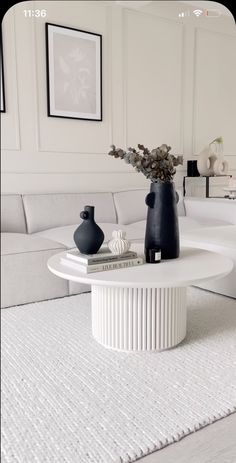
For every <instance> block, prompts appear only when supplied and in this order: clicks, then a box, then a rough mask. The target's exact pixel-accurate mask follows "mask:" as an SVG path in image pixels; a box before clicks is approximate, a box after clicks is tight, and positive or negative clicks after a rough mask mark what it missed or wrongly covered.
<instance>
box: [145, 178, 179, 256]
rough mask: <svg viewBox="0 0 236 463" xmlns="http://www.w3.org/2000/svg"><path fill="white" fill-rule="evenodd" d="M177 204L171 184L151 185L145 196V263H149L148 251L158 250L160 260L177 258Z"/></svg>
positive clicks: (176, 196)
mask: <svg viewBox="0 0 236 463" xmlns="http://www.w3.org/2000/svg"><path fill="white" fill-rule="evenodd" d="M177 202H178V195H177V194H176V192H175V187H174V184H173V183H151V187H150V193H148V195H147V196H146V204H147V206H148V213H147V223H146V234H145V257H146V262H150V260H149V259H150V257H149V252H148V250H149V249H160V250H161V258H162V259H176V258H177V257H179V222H178V214H177V205H176V204H177Z"/></svg>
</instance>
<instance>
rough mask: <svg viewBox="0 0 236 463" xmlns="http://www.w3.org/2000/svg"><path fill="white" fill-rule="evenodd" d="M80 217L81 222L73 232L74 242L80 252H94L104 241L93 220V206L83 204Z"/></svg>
mask: <svg viewBox="0 0 236 463" xmlns="http://www.w3.org/2000/svg"><path fill="white" fill-rule="evenodd" d="M80 217H81V219H83V222H82V223H81V224H80V225H79V227H78V228H77V229H76V230H75V232H74V242H75V244H76V246H77V248H78V249H79V251H80V252H82V254H96V253H97V252H98V250H99V248H100V247H101V245H102V243H103V241H104V233H103V231H102V230H101V228H100V227H99V226H98V225H97V224H96V222H95V220H94V206H85V207H84V210H83V211H82V212H81V213H80Z"/></svg>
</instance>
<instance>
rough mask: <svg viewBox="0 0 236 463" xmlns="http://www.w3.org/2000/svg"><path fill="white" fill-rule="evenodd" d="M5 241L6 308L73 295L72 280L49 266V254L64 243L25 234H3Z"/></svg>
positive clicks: (3, 282) (3, 298)
mask: <svg viewBox="0 0 236 463" xmlns="http://www.w3.org/2000/svg"><path fill="white" fill-rule="evenodd" d="M1 244H2V257H1V264H2V272H1V286H2V291H1V307H2V308H3V307H9V306H13V305H18V304H27V303H29V302H35V301H42V300H45V299H52V298H55V297H62V296H67V295H68V294H69V290H68V282H67V281H65V280H62V279H61V278H58V277H56V276H55V275H53V274H52V273H51V272H50V271H49V270H48V269H47V261H48V259H49V257H51V256H52V255H53V254H56V253H57V252H60V251H63V250H64V249H65V247H64V246H63V245H61V244H59V243H55V242H52V241H50V240H46V239H43V238H41V237H39V236H32V235H26V234H21V233H2V236H1Z"/></svg>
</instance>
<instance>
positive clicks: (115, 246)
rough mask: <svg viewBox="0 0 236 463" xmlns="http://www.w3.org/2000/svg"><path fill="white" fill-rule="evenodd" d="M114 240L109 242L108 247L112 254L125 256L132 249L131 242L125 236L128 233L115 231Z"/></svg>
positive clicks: (113, 233)
mask: <svg viewBox="0 0 236 463" xmlns="http://www.w3.org/2000/svg"><path fill="white" fill-rule="evenodd" d="M112 236H113V239H112V240H110V241H109V242H108V247H109V249H110V251H111V252H112V254H116V255H119V254H124V253H125V252H127V251H128V250H129V248H130V245H131V243H130V241H128V240H127V239H126V238H125V236H126V233H125V232H124V231H122V230H114V231H113V232H112Z"/></svg>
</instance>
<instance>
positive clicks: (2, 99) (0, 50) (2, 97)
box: [0, 31, 6, 113]
mask: <svg viewBox="0 0 236 463" xmlns="http://www.w3.org/2000/svg"><path fill="white" fill-rule="evenodd" d="M0 53H1V56H0V66H1V94H0V103H1V106H0V111H1V113H5V112H6V107H5V88H4V69H3V47H2V31H1V33H0Z"/></svg>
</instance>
